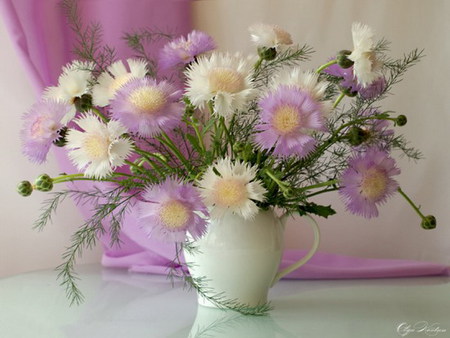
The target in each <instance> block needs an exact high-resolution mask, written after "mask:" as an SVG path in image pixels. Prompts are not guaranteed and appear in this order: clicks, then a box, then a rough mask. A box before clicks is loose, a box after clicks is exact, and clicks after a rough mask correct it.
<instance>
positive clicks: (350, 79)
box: [324, 64, 386, 100]
mask: <svg viewBox="0 0 450 338" xmlns="http://www.w3.org/2000/svg"><path fill="white" fill-rule="evenodd" d="M324 72H325V73H328V74H330V75H334V76H337V77H341V78H342V81H341V83H340V85H341V87H343V88H345V89H347V90H349V91H350V92H356V93H358V94H359V95H360V96H361V97H362V98H363V99H366V100H370V99H374V98H376V97H378V96H380V95H381V93H383V91H384V89H385V88H386V80H385V78H384V77H383V76H381V77H379V78H377V79H376V80H375V81H373V82H372V83H370V84H369V85H367V86H366V87H363V86H362V85H361V84H359V83H358V81H357V80H356V78H355V75H354V73H353V66H351V67H349V68H346V69H344V68H341V67H340V66H339V65H337V64H334V65H332V66H330V67H328V68H326V69H325V70H324Z"/></svg>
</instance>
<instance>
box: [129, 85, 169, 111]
mask: <svg viewBox="0 0 450 338" xmlns="http://www.w3.org/2000/svg"><path fill="white" fill-rule="evenodd" d="M129 101H130V102H131V103H132V104H133V105H134V106H135V107H136V108H137V109H138V110H139V111H140V112H141V113H144V114H153V113H155V112H157V111H158V110H161V108H163V107H164V105H165V104H166V103H167V96H166V95H165V93H164V92H163V91H162V90H161V89H159V88H157V87H153V86H148V87H142V88H138V89H136V90H134V91H133V92H132V93H131V94H130V97H129Z"/></svg>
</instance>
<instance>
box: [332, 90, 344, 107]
mask: <svg viewBox="0 0 450 338" xmlns="http://www.w3.org/2000/svg"><path fill="white" fill-rule="evenodd" d="M344 97H345V93H344V92H341V95H339V96H338V98H337V99H336V101H334V104H333V109H334V108H336V107H337V106H338V104H339V103H340V102H341V101H342V99H343V98H344Z"/></svg>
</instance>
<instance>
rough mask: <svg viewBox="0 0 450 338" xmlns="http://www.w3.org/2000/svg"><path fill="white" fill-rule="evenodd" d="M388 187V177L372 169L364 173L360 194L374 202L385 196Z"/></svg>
mask: <svg viewBox="0 0 450 338" xmlns="http://www.w3.org/2000/svg"><path fill="white" fill-rule="evenodd" d="M387 185H388V177H387V175H386V174H385V173H384V172H383V171H380V170H377V169H376V168H372V169H369V170H367V172H365V173H364V176H363V179H362V181H361V186H360V187H361V190H360V193H361V195H362V196H363V197H365V198H366V199H368V200H372V201H374V200H377V199H379V198H380V197H382V196H383V195H384V194H385V192H386V188H387Z"/></svg>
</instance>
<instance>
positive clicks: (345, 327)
mask: <svg viewBox="0 0 450 338" xmlns="http://www.w3.org/2000/svg"><path fill="white" fill-rule="evenodd" d="M77 271H78V273H79V277H80V278H81V280H80V282H79V285H80V287H81V289H82V291H83V293H84V295H85V297H86V300H85V302H84V303H83V304H82V305H80V306H72V307H69V305H68V302H67V299H66V298H65V293H64V290H63V288H62V287H61V286H59V282H58V281H57V280H56V272H55V271H53V270H42V271H35V272H29V273H25V274H21V275H17V276H12V277H7V278H3V279H0V337H2V338H3V337H5V338H10V337H11V338H13V337H18V338H27V337H33V338H38V337H46V338H53V337H55V338H59V337H89V338H90V337H95V338H97V337H108V338H113V337H121V338H122V337H127V338H128V337H129V338H134V337H172V338H176V337H227V338H233V337H245V338H247V337H258V338H263V337H308V338H314V337H321V338H325V337H346V338H348V337H377V338H378V337H382V338H387V337H402V336H403V337H430V336H431V337H433V336H434V337H442V338H443V337H450V278H448V277H418V278H395V279H394V278H388V279H368V280H316V281H312V280H295V281H293V280H291V281H281V282H279V283H278V284H277V285H276V286H275V287H274V288H273V289H272V290H271V291H270V299H271V302H272V305H273V306H274V309H273V310H272V311H271V313H270V315H268V316H264V317H252V316H242V315H239V314H237V313H235V312H233V311H222V310H216V309H209V308H204V307H198V306H197V304H196V295H195V293H194V292H193V291H188V290H186V289H184V288H183V283H181V282H176V283H175V284H174V285H172V284H171V283H170V281H168V280H167V278H166V277H165V276H156V275H146V274H137V273H129V272H127V271H125V270H118V269H106V268H102V267H100V266H99V265H85V266H79V267H78V268H77Z"/></svg>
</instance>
